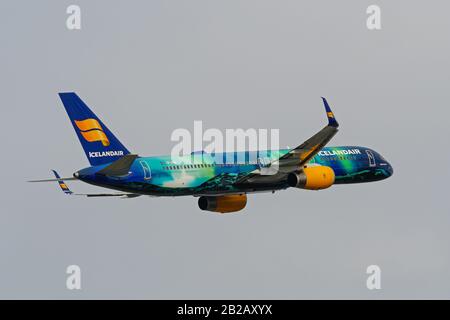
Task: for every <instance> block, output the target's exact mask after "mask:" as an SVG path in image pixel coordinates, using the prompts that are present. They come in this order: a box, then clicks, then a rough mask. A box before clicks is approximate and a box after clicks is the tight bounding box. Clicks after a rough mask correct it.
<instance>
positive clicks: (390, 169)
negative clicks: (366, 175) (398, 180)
mask: <svg viewBox="0 0 450 320" xmlns="http://www.w3.org/2000/svg"><path fill="white" fill-rule="evenodd" d="M386 172H387V174H388V176H387V177H388V178H389V177H390V176H392V175H393V174H394V168H392V166H391V164H390V163H389V162H388V166H387V168H386Z"/></svg>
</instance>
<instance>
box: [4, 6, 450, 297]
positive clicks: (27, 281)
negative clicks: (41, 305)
mask: <svg viewBox="0 0 450 320" xmlns="http://www.w3.org/2000/svg"><path fill="white" fill-rule="evenodd" d="M73 3H76V4H78V5H80V7H81V10H82V30H80V31H69V30H67V29H66V26H65V20H66V17H67V15H66V13H65V11H66V8H67V6H68V5H70V4H73ZM374 3H375V4H378V5H380V7H381V10H382V30H380V31H369V30H367V28H366V16H367V15H366V13H365V11H366V8H367V6H368V5H370V4H374ZM449 9H450V5H449V4H448V2H445V1H428V2H426V1H400V0H398V1H361V0H358V1H356V0H355V1H339V2H338V1H286V0H282V1H265V0H264V1H263V0H246V1H240V0H239V1H238V0H227V1H224V0H222V1H207V0H203V1H199V0H193V1H132V2H129V1H81V0H78V1H2V2H1V3H0V36H1V37H0V38H1V39H2V46H1V50H0V63H1V72H0V87H1V88H2V90H1V92H2V94H1V97H2V103H1V105H2V107H1V110H2V117H1V119H2V123H1V126H0V133H1V137H2V143H3V146H2V150H3V152H2V157H1V160H0V161H1V168H2V171H1V184H0V194H1V201H0V212H1V213H0V218H1V223H0V253H1V257H0V298H70V299H71V298H74V299H78V298H213V299H214V298H292V299H295V298H363V299H372V298H374V299H379V298H450V273H449V271H448V270H450V248H449V243H450V232H449V230H450V217H449V211H450V210H449V204H448V199H447V196H448V183H447V182H448V179H449V178H450V175H449V170H448V163H449V160H450V159H449V158H450V151H449V148H448V142H447V141H446V138H447V137H448V136H449V133H450V126H449V124H448V122H449V118H450V111H449V110H450V109H449V107H448V103H449V101H450V90H449V88H448V86H449V83H450V73H449V62H448V59H449V57H450V44H449V41H448V38H449V30H450V21H449V19H448V12H449ZM60 91H76V92H77V93H78V94H79V95H80V97H81V98H82V99H83V100H84V101H85V102H86V103H87V104H88V105H89V106H91V107H92V109H93V110H94V111H95V112H96V113H97V115H98V116H99V117H101V118H102V120H104V122H105V123H106V124H107V125H108V126H109V128H110V129H111V130H112V131H113V132H114V133H115V134H116V135H117V136H118V138H119V139H120V140H121V141H122V142H123V143H124V144H125V145H126V146H127V147H128V148H129V149H130V150H132V151H133V152H137V153H139V154H140V155H160V154H168V153H170V149H171V147H172V146H173V143H171V142H170V134H171V132H172V130H174V129H176V128H188V129H192V127H193V121H194V120H202V121H203V123H204V125H205V126H206V127H208V128H221V129H225V128H279V129H280V138H281V144H282V145H283V146H284V145H290V146H294V145H296V144H299V143H301V142H303V141H304V140H305V139H306V138H308V137H309V136H311V134H313V133H315V132H316V131H317V130H318V129H320V128H321V127H322V126H323V125H324V123H325V121H326V120H325V118H324V115H323V109H322V108H323V107H322V104H321V100H320V96H322V95H323V96H326V97H327V98H328V100H329V102H330V104H331V106H332V107H333V110H334V111H335V115H336V117H337V119H338V120H339V122H340V124H341V130H340V132H339V133H338V134H337V136H336V137H335V138H334V139H333V141H332V142H331V143H330V145H345V144H347V145H362V146H368V147H371V148H373V149H375V150H377V151H378V152H380V153H381V154H382V155H384V156H385V157H386V158H387V159H388V161H389V162H390V163H391V164H392V165H393V167H394V171H395V172H394V175H393V177H391V178H390V179H388V180H385V181H382V182H378V183H372V184H362V185H347V186H345V185H344V186H335V187H332V188H330V189H327V190H324V191H320V192H312V191H303V190H287V191H284V192H279V193H275V194H274V195H271V194H259V195H251V196H249V202H248V205H247V208H246V209H245V211H243V212H242V213H236V214H232V215H224V216H221V215H216V214H213V213H210V214H209V213H205V212H202V211H200V210H199V209H198V208H197V203H196V201H197V199H195V198H192V197H183V198H175V199H173V198H158V199H155V198H148V197H141V198H137V199H130V200H119V199H85V198H81V197H80V198H76V197H71V198H69V197H67V196H65V195H64V194H62V193H61V192H60V190H58V186H57V185H56V184H52V183H50V184H39V185H37V184H27V183H26V182H25V181H26V180H28V179H33V178H46V177H51V175H50V174H51V172H50V171H49V170H50V169H57V170H59V171H60V173H61V174H62V175H65V176H67V175H71V174H72V173H73V172H74V171H76V170H78V169H80V168H82V167H86V166H87V165H88V162H87V160H86V159H85V156H84V154H83V152H82V149H81V146H80V145H79V142H78V140H77V138H76V135H75V133H74V132H73V129H72V128H71V126H70V123H69V120H68V118H67V116H66V113H65V111H64V108H63V107H62V104H61V102H60V101H59V98H58V96H57V93H58V92H60ZM69 186H70V187H71V188H72V189H73V190H76V191H79V192H87V191H94V192H95V191H99V190H101V189H100V188H95V187H92V186H89V185H85V184H83V183H80V182H72V183H69ZM70 264H77V265H79V266H80V267H81V269H82V290H81V291H75V292H74V291H68V290H67V289H66V288H65V279H66V274H65V269H66V267H67V266H68V265H70ZM371 264H377V265H379V266H380V267H381V269H382V289H381V290H380V291H376V290H375V291H369V290H367V288H366V286H365V281H366V277H367V275H366V274H365V270H366V267H367V266H368V265H371Z"/></svg>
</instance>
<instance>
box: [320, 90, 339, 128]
mask: <svg viewBox="0 0 450 320" xmlns="http://www.w3.org/2000/svg"><path fill="white" fill-rule="evenodd" d="M322 100H323V104H324V106H325V111H326V112H327V117H328V125H329V126H331V127H335V128H337V127H339V123H338V122H337V121H336V118H335V117H334V114H333V111H331V108H330V106H329V105H328V102H327V99H325V98H324V97H322Z"/></svg>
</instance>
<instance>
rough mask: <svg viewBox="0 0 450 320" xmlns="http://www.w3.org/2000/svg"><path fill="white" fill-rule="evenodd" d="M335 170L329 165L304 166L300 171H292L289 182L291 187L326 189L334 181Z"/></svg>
mask: <svg viewBox="0 0 450 320" xmlns="http://www.w3.org/2000/svg"><path fill="white" fill-rule="evenodd" d="M334 178H335V176H334V171H333V169H331V168H330V167H327V166H316V167H308V168H304V169H303V170H302V171H301V172H300V173H293V172H292V173H290V174H289V175H288V177H287V182H288V185H289V186H290V187H294V188H301V189H308V190H320V189H326V188H329V187H331V186H332V185H333V183H334Z"/></svg>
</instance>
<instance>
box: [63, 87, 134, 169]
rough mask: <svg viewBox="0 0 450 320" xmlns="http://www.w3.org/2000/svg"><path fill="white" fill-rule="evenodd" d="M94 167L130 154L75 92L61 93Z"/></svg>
mask: <svg viewBox="0 0 450 320" xmlns="http://www.w3.org/2000/svg"><path fill="white" fill-rule="evenodd" d="M59 97H60V98H61V101H62V102H63V104H64V107H65V108H66V111H67V114H68V115H69V118H70V121H71V122H72V125H73V128H74V129H75V132H76V133H77V135H78V139H80V142H81V145H82V146H83V149H84V152H85V153H86V156H87V158H88V160H89V163H90V164H91V165H92V166H97V165H101V164H105V163H110V162H113V161H116V160H117V159H119V158H120V157H122V156H124V155H126V154H129V153H130V152H129V151H128V150H127V148H125V146H124V145H123V144H122V143H121V142H120V141H119V140H118V139H117V138H116V137H115V136H114V135H113V134H112V132H111V131H109V129H108V128H107V127H106V126H105V125H104V124H103V122H102V121H101V120H100V119H99V118H98V117H97V116H96V115H95V114H94V113H93V112H92V111H91V110H90V109H89V107H88V106H87V105H86V104H85V103H84V102H83V101H82V100H81V99H80V98H79V97H78V96H77V94H76V93H74V92H64V93H59Z"/></svg>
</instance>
